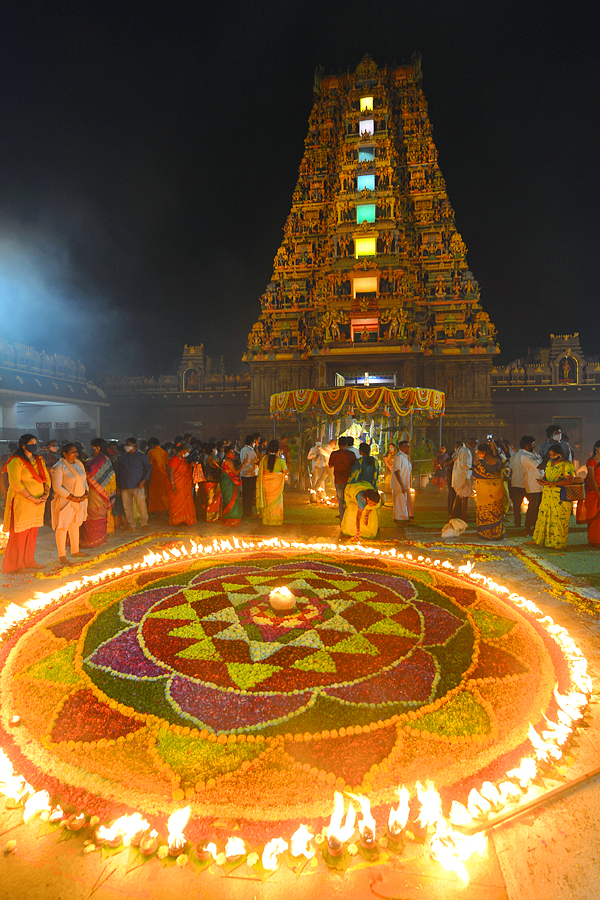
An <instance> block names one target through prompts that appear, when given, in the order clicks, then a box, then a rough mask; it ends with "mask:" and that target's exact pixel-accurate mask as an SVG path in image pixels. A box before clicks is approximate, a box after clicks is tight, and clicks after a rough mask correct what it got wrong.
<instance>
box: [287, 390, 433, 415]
mask: <svg viewBox="0 0 600 900" xmlns="http://www.w3.org/2000/svg"><path fill="white" fill-rule="evenodd" d="M346 407H348V408H349V409H348V411H349V412H350V410H352V409H353V408H355V409H357V410H358V411H359V412H361V413H364V414H365V415H373V414H374V413H375V412H377V411H379V412H380V413H383V414H384V415H389V413H390V407H391V408H392V409H393V410H394V412H395V413H396V414H397V415H399V416H408V415H410V414H411V413H413V412H420V413H425V415H428V416H443V415H444V412H445V407H446V395H445V394H444V392H443V391H436V390H434V389H433V388H421V387H405V388H398V389H397V390H392V389H390V388H385V387H377V388H352V387H343V388H331V389H330V390H325V391H319V390H314V389H312V388H302V389H300V390H296V391H282V392H281V393H279V394H272V395H271V418H279V417H280V416H295V415H297V414H300V415H303V414H304V413H307V412H309V413H314V412H315V411H317V410H322V411H323V412H324V413H325V414H326V415H327V416H337V415H339V414H340V413H341V412H342V411H343V410H344V409H345V408H346Z"/></svg>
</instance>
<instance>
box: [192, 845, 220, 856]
mask: <svg viewBox="0 0 600 900" xmlns="http://www.w3.org/2000/svg"><path fill="white" fill-rule="evenodd" d="M196 856H197V857H198V859H210V857H211V856H212V858H213V859H216V858H217V845H216V844H213V843H212V841H211V843H210V844H207V843H205V842H204V841H201V842H200V843H199V844H198V846H197V847H196Z"/></svg>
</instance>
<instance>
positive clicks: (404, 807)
mask: <svg viewBox="0 0 600 900" xmlns="http://www.w3.org/2000/svg"><path fill="white" fill-rule="evenodd" d="M398 799H399V801H400V802H399V803H398V809H394V808H393V807H392V808H391V809H390V817H389V819H388V826H387V831H388V835H389V836H390V837H391V838H392V840H394V841H395V840H398V838H399V837H400V835H401V833H402V831H403V830H404V829H405V828H406V823H407V822H408V816H409V814H410V806H409V802H408V801H409V799H410V791H409V790H408V788H406V787H404V785H402V787H401V788H400V787H399V788H398Z"/></svg>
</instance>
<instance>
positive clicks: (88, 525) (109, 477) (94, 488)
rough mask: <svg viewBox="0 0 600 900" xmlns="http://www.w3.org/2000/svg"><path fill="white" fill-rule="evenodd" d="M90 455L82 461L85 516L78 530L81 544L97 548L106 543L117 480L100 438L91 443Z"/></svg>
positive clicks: (104, 444)
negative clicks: (85, 492) (85, 499)
mask: <svg viewBox="0 0 600 900" xmlns="http://www.w3.org/2000/svg"><path fill="white" fill-rule="evenodd" d="M91 447H92V455H91V457H90V459H86V461H85V462H84V464H83V465H84V468H85V474H86V478H87V483H88V504H87V519H86V520H85V522H83V523H82V525H81V528H80V530H79V546H80V547H100V546H102V544H105V543H106V536H107V533H108V515H109V513H110V512H111V510H112V508H113V506H114V502H115V497H116V495H117V479H116V476H115V470H114V469H113V464H112V462H111V461H110V457H109V455H108V446H107V444H106V441H104V440H102V438H94V440H93V441H92V443H91Z"/></svg>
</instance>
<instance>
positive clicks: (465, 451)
mask: <svg viewBox="0 0 600 900" xmlns="http://www.w3.org/2000/svg"><path fill="white" fill-rule="evenodd" d="M476 447H477V438H469V440H468V441H467V443H466V444H464V443H463V444H462V446H461V447H460V448H459V449H458V451H457V453H456V459H455V461H454V468H453V469H452V487H453V489H454V492H455V494H456V498H455V500H454V508H453V510H452V513H451V518H453V519H462V520H463V522H466V521H467V504H468V502H469V497H470V496H471V489H472V467H473V453H474V452H475V448H476Z"/></svg>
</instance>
